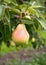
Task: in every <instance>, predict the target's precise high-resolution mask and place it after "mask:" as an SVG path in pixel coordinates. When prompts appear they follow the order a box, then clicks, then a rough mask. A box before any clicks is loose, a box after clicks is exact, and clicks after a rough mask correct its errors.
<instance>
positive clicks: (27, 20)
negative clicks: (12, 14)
mask: <svg viewBox="0 0 46 65" xmlns="http://www.w3.org/2000/svg"><path fill="white" fill-rule="evenodd" d="M21 21H22V23H24V24H33V21H32V20H31V19H29V18H26V17H24V18H22V20H21Z"/></svg>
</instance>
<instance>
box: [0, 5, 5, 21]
mask: <svg viewBox="0 0 46 65" xmlns="http://www.w3.org/2000/svg"><path fill="white" fill-rule="evenodd" d="M4 14H5V8H4V6H3V5H0V20H2V19H3V17H4Z"/></svg>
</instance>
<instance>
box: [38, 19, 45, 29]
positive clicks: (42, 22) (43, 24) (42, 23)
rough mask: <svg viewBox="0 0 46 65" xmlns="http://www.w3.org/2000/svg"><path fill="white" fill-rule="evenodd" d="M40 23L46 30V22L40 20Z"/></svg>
mask: <svg viewBox="0 0 46 65" xmlns="http://www.w3.org/2000/svg"><path fill="white" fill-rule="evenodd" d="M37 20H38V22H39V23H40V24H41V25H42V27H43V28H44V29H45V30H46V22H44V21H43V20H42V19H40V18H38V19H37Z"/></svg>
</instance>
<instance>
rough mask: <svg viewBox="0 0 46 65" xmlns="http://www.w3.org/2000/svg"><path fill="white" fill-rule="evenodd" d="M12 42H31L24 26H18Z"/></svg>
mask: <svg viewBox="0 0 46 65" xmlns="http://www.w3.org/2000/svg"><path fill="white" fill-rule="evenodd" d="M12 40H13V41H14V42H17V43H27V42H28V40H29V33H28V32H27V30H26V27H25V25H24V24H18V26H17V27H16V29H15V30H14V31H13V33H12Z"/></svg>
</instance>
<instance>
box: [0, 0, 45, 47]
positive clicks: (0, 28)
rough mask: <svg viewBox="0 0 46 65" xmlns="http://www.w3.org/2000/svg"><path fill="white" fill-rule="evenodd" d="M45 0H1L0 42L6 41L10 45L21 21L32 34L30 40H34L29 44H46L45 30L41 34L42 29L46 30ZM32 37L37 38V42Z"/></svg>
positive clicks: (41, 45)
mask: <svg viewBox="0 0 46 65" xmlns="http://www.w3.org/2000/svg"><path fill="white" fill-rule="evenodd" d="M44 2H45V0H44V1H42V0H29V1H28V0H0V44H1V42H2V41H4V42H5V43H6V44H7V46H8V47H9V45H10V41H11V40H12V32H13V31H14V29H15V28H16V26H17V25H18V24H19V23H24V24H25V25H26V28H27V31H28V32H29V34H30V40H29V42H30V41H31V42H32V43H31V42H30V43H29V45H30V44H32V45H33V47H34V48H36V47H37V48H39V47H43V46H45V45H46V44H45V43H46V42H45V41H46V37H44V33H45V32H44V33H42V35H40V33H41V31H42V30H45V31H46V15H45V14H46V12H45V11H46V6H45V4H44ZM41 3H42V4H41ZM45 35H46V34H45ZM41 36H42V37H41ZM32 38H35V42H33V41H32Z"/></svg>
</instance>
